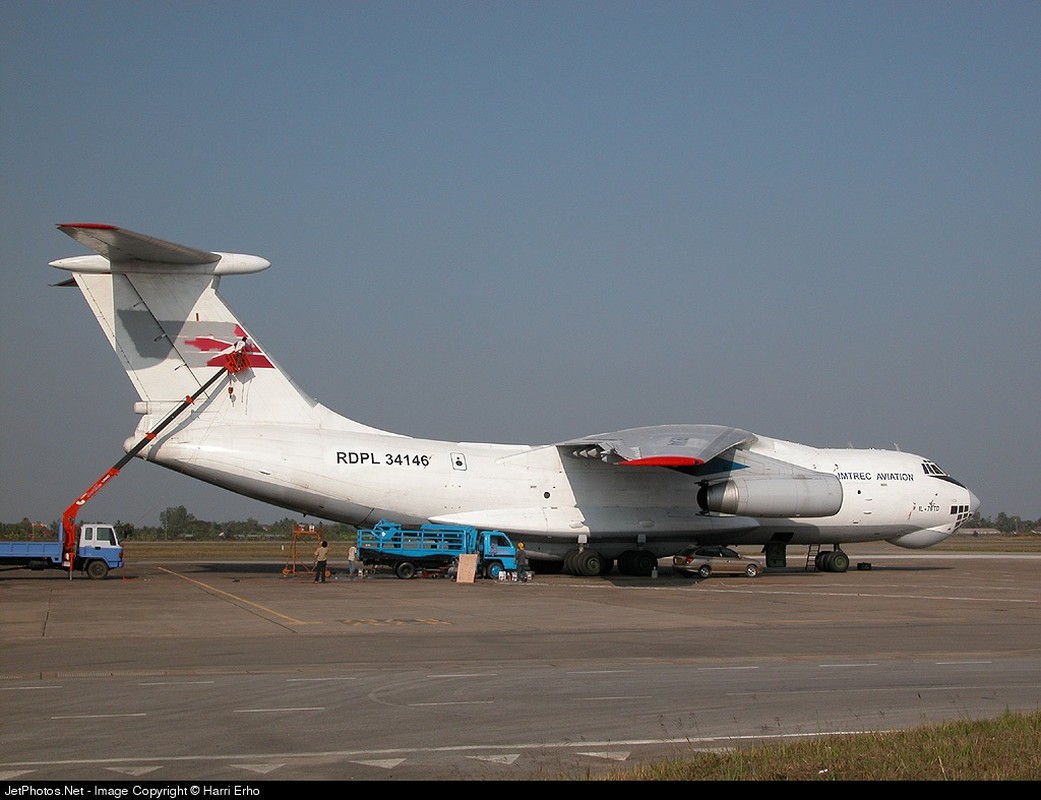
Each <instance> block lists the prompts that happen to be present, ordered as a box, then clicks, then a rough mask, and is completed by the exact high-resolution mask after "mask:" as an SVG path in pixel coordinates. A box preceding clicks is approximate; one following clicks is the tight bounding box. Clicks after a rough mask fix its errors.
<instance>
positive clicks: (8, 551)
mask: <svg viewBox="0 0 1041 800" xmlns="http://www.w3.org/2000/svg"><path fill="white" fill-rule="evenodd" d="M64 538H65V534H64V531H58V533H57V534H56V535H55V537H54V540H53V541H44V540H41V541H19V542H10V541H0V567H12V568H16V567H21V568H24V569H31V570H44V569H65V570H68V571H69V573H70V577H71V573H72V571H73V570H79V571H82V572H83V573H84V574H85V575H86V576H87V577H88V578H92V579H94V580H100V579H101V578H104V577H106V576H107V575H108V573H109V570H112V569H118V568H119V567H122V566H123V545H122V544H120V542H119V537H118V536H117V535H116V526H115V525H112V524H109V523H104V522H87V523H84V524H82V525H80V526H79V535H78V537H77V538H76V541H75V547H74V548H73V549H72V550H71V551H67V548H66V546H65V543H64Z"/></svg>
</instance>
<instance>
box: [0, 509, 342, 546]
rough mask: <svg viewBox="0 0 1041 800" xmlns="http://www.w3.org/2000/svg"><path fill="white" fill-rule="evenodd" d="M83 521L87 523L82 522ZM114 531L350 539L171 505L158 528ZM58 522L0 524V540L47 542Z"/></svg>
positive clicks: (328, 526)
mask: <svg viewBox="0 0 1041 800" xmlns="http://www.w3.org/2000/svg"><path fill="white" fill-rule="evenodd" d="M84 521H87V520H84ZM114 524H115V525H116V531H117V533H118V534H119V536H120V538H121V539H124V540H126V539H141V540H144V541H149V542H151V541H160V542H161V541H167V540H170V541H174V540H184V539H198V540H201V541H207V540H208V541H219V540H222V539H232V540H239V541H242V540H247V539H290V538H292V536H293V529H294V528H296V526H297V525H304V526H305V527H310V526H311V525H314V526H315V528H316V529H320V530H321V533H322V536H323V537H324V538H326V539H328V540H330V541H340V540H351V541H353V540H354V533H355V531H354V528H353V527H352V526H350V525H343V524H340V523H338V522H321V521H311V520H297V519H292V518H290V517H286V518H285V519H282V520H279V521H278V522H273V523H270V524H262V523H260V522H257V520H255V519H253V518H252V517H251V518H249V519H246V520H231V521H229V522H207V521H206V520H201V519H197V518H196V517H195V515H194V514H192V513H190V512H189V511H188V509H187V508H185V507H184V506H171V507H170V508H167V509H166V510H164V511H163V512H161V513H160V514H159V525H158V526H148V525H144V526H140V527H135V526H134V525H131V524H130V523H128V522H121V521H119V520H116V521H115V523H114ZM60 525H61V523H60V521H57V520H55V521H54V522H51V523H49V524H43V523H38V522H32V521H30V520H29V519H28V518H23V519H22V521H21V522H15V523H6V522H2V523H0V538H3V539H9V540H11V539H14V540H19V539H49V538H51V537H54V536H57V535H58V528H59V527H60Z"/></svg>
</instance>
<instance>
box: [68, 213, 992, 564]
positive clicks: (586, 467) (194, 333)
mask: <svg viewBox="0 0 1041 800" xmlns="http://www.w3.org/2000/svg"><path fill="white" fill-rule="evenodd" d="M58 229H59V230H61V231H62V232H64V233H66V234H68V235H69V236H71V237H72V238H73V239H75V240H76V241H78V242H80V243H81V244H83V245H85V246H86V247H87V248H89V249H91V250H93V251H94V253H95V254H96V255H83V256H77V257H72V258H64V259H61V260H58V261H54V262H52V263H51V266H53V267H57V268H59V269H62V270H67V271H69V272H71V273H72V276H73V278H74V279H75V283H76V285H78V286H79V288H80V290H81V291H82V293H83V296H84V297H85V298H86V300H87V303H88V304H89V305H90V307H91V309H92V310H93V312H94V315H95V317H97V320H98V323H99V324H100V325H101V327H102V329H103V330H104V331H105V334H106V335H107V336H108V339H109V342H110V343H111V345H112V347H113V348H114V350H115V352H116V354H117V355H118V356H119V358H120V360H121V361H122V362H123V366H124V368H125V369H126V372H127V375H128V376H129V377H130V380H131V382H132V383H133V384H134V386H135V388H136V389H137V392H138V394H139V395H140V398H141V400H140V402H138V403H136V404H135V411H136V412H137V413H138V414H140V415H141V420H140V422H139V423H138V427H137V432H136V434H135V435H134V436H133V437H131V438H129V439H127V441H126V443H125V445H124V449H125V450H126V451H127V453H128V457H124V458H125V460H129V455H131V454H132V455H136V456H138V457H140V458H144V459H146V460H148V461H151V462H154V463H156V464H159V465H161V466H163V467H167V468H169V469H172V470H176V471H178V472H181V473H184V474H185V475H190V476H192V477H194V478H198V479H200V480H203V481H206V482H207V483H211V484H214V485H216V486H220V487H223V488H225V489H229V490H231V491H233V492H237V493H239V494H242V495H245V496H247V497H251V498H255V499H257V500H261V501H264V502H267V503H271V504H273V505H275V506H279V507H281V508H285V509H289V510H292V511H295V512H298V513H300V514H304V515H311V516H314V517H318V518H320V519H325V520H330V521H335V522H341V523H347V524H350V525H355V526H367V525H371V524H374V523H375V522H377V521H378V520H380V519H388V520H391V521H394V522H398V523H402V524H406V525H409V524H420V523H427V522H436V523H449V524H459V525H468V526H474V527H476V528H480V529H496V530H502V531H506V532H507V533H509V534H511V535H512V536H513V537H514V538H516V539H519V540H521V541H523V542H524V544H525V546H526V550H527V553H528V556H529V559H530V560H531V563H532V567H533V568H535V569H536V570H537V571H538V570H540V569H541V570H545V571H547V572H548V571H559V570H561V569H563V570H564V571H566V572H569V573H572V574H576V575H602V574H606V573H607V572H608V571H610V570H611V569H613V568H614V567H615V565H617V568H618V571H619V572H621V573H622V574H626V575H649V574H650V573H651V571H652V570H653V569H654V567H655V566H656V564H657V560H658V559H659V558H660V557H667V556H670V555H672V554H674V553H676V552H677V551H678V550H680V549H681V548H682V547H683V546H685V545H688V544H695V543H699V544H727V545H762V546H763V551H764V552H765V553H766V563H767V566H768V567H770V566H783V565H784V564H785V563H786V562H785V559H786V548H787V547H788V546H789V545H804V546H807V547H808V551H807V557H809V556H810V554H814V561H815V564H816V566H817V568H818V569H820V570H822V571H834V572H843V571H845V570H846V569H847V567H848V566H849V558H848V556H847V555H846V553H844V552H843V550H842V545H844V544H846V543H849V542H872V541H886V542H890V543H892V544H894V545H897V546H899V547H905V548H913V549H917V548H924V547H929V546H931V545H934V544H936V543H937V542H940V541H942V540H943V539H945V538H946V537H948V536H950V535H951V534H952V533H953V532H954V531H955V530H956V529H957V528H958V527H959V526H960V525H962V524H963V523H964V522H965V521H966V520H967V519H968V518H969V517H970V515H971V514H972V513H973V512H974V511H975V510H976V508H977V507H978V505H979V501H978V500H977V499H976V497H975V496H974V495H973V493H972V492H971V491H969V490H968V489H967V488H966V487H965V486H963V485H962V484H960V483H958V482H957V481H956V480H954V479H953V478H951V477H950V476H948V475H947V474H946V473H945V472H944V471H943V470H941V469H940V468H939V467H938V466H937V465H936V464H935V463H933V462H932V461H931V460H930V459H928V458H924V457H922V456H917V455H913V454H911V453H905V452H900V451H887V450H874V449H870V450H859V449H852V448H841V449H832V448H820V447H812V446H807V445H803V444H796V443H794V442H788V441H784V440H781V439H774V438H771V437H768V436H761V435H759V434H755V433H750V432H748V431H744V430H739V429H738V428H731V427H726V426H719V425H658V426H652V427H643V428H629V429H626V430H620V431H612V432H610V433H601V434H596V435H593V436H580V437H578V438H575V439H570V440H568V441H564V442H556V443H553V444H545V445H519V444H488V443H475V442H449V441H435V440H431V439H418V438H413V437H411V436H405V435H401V434H397V433H390V432H388V431H383V430H379V429H376V428H372V427H369V426H367V425H363V424H362V423H360V422H355V421H354V420H352V419H348V418H346V417H343V416H341V415H339V414H337V413H335V412H333V411H331V410H330V409H328V408H326V407H325V406H324V405H322V404H320V403H318V402H316V401H315V400H314V399H312V398H311V397H309V396H308V395H307V394H305V393H304V392H303V391H301V390H300V389H299V388H298V387H297V386H296V384H294V383H293V381H292V380H291V379H290V378H289V376H288V375H287V374H286V373H285V372H284V371H283V370H282V369H281V368H280V367H279V366H278V364H277V363H276V362H275V360H274V359H273V358H272V357H271V356H270V354H268V353H267V352H266V351H265V350H264V349H263V347H262V346H261V344H260V342H259V341H258V340H257V339H256V337H254V336H253V334H252V332H251V331H250V330H249V329H248V328H247V327H246V326H245V325H244V324H243V323H241V322H240V321H239V320H238V319H237V318H236V317H235V315H234V314H232V312H231V311H230V310H229V309H228V307H227V306H226V305H225V304H224V301H223V300H222V298H221V296H220V295H219V294H218V291H217V290H218V287H219V284H220V281H221V278H222V277H223V276H225V275H241V274H246V273H251V272H257V271H259V270H263V269H266V268H267V267H268V266H270V264H269V262H268V261H266V260H265V259H263V258H259V257H257V256H251V255H242V254H235V253H217V252H209V251H206V250H198V249H195V248H192V247H185V246H183V245H178V244H172V243H170V242H165V241H162V240H159V239H155V238H153V237H150V236H145V235H142V234H139V233H134V232H133V231H128V230H124V229H122V228H118V227H115V226H112V225H99V224H69V225H59V226H58ZM71 283H72V281H71V280H67V281H64V282H63V284H62V285H71ZM822 546H829V547H830V548H831V549H821V548H822Z"/></svg>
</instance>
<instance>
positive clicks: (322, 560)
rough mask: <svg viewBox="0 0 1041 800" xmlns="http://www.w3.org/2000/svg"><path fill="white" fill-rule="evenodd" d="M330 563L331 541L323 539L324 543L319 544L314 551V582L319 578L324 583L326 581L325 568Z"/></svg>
mask: <svg viewBox="0 0 1041 800" xmlns="http://www.w3.org/2000/svg"><path fill="white" fill-rule="evenodd" d="M328 564H329V543H328V542H327V541H325V539H322V543H321V544H320V545H318V548H317V549H316V550H315V551H314V582H315V583H318V581H319V578H320V579H321V582H322V583H325V568H326V566H328Z"/></svg>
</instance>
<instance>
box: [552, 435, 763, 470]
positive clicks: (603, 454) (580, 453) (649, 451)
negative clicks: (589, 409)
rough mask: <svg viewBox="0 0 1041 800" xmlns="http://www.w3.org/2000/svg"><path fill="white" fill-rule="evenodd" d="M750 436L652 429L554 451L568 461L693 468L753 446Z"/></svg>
mask: <svg viewBox="0 0 1041 800" xmlns="http://www.w3.org/2000/svg"><path fill="white" fill-rule="evenodd" d="M755 439H756V436H755V434H754V433H749V432H748V431H744V430H741V429H740V428H730V427H726V426H723V425H655V426H650V427H646V428H628V429H626V430H621V431H613V432H610V433H601V434H597V435H595V436H584V437H582V438H580V439H571V440H569V441H566V442H559V443H558V444H557V445H556V447H557V448H559V449H560V450H561V451H562V452H563V453H565V454H566V455H568V456H570V457H572V458H587V459H597V460H600V461H605V462H607V463H609V464H620V465H626V466H636V467H671V468H676V467H696V466H700V465H701V464H704V463H706V462H708V461H711V460H712V459H713V458H715V457H716V456H719V455H721V454H722V453H725V452H726V451H727V450H731V449H733V448H737V447H747V446H748V445H750V444H751V443H752V442H754V441H755Z"/></svg>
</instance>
